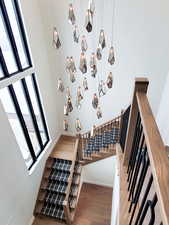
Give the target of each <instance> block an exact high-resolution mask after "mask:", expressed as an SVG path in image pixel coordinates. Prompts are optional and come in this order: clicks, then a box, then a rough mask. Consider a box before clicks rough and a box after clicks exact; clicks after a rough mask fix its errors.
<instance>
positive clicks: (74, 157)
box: [64, 138, 79, 204]
mask: <svg viewBox="0 0 169 225" xmlns="http://www.w3.org/2000/svg"><path fill="white" fill-rule="evenodd" d="M78 145H79V138H77V139H76V143H75V151H74V156H73V160H72V167H71V171H70V176H69V183H68V186H67V193H66V197H65V200H64V202H66V203H67V202H68V197H69V193H70V187H71V184H72V179H73V172H74V167H75V162H76V157H77V151H78ZM66 203H65V204H66Z"/></svg>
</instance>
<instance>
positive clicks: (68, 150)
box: [50, 135, 76, 160]
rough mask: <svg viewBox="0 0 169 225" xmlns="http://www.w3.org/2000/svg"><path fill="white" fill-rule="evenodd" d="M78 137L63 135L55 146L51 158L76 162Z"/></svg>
mask: <svg viewBox="0 0 169 225" xmlns="http://www.w3.org/2000/svg"><path fill="white" fill-rule="evenodd" d="M75 142H76V137H72V136H66V135H62V136H61V137H60V139H59V141H58V142H57V144H56V145H55V147H54V149H53V151H52V153H51V154H50V157H51V158H57V159H65V160H74V151H75Z"/></svg>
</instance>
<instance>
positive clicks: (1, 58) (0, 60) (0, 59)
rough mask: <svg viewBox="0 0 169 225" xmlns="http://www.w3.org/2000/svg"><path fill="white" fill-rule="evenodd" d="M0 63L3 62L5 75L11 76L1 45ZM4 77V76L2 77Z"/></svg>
mask: <svg viewBox="0 0 169 225" xmlns="http://www.w3.org/2000/svg"><path fill="white" fill-rule="evenodd" d="M0 63H1V66H2V70H3V73H4V77H5V76H6V77H9V72H8V68H7V66H6V63H5V59H4V56H3V53H2V49H1V47H0ZM2 79H3V78H2Z"/></svg>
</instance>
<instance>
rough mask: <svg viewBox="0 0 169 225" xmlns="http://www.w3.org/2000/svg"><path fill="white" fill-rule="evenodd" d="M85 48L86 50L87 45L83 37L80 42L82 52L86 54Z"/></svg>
mask: <svg viewBox="0 0 169 225" xmlns="http://www.w3.org/2000/svg"><path fill="white" fill-rule="evenodd" d="M87 48H88V45H87V41H86V36H85V35H83V36H82V42H81V49H82V52H86V51H87Z"/></svg>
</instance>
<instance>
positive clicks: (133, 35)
mask: <svg viewBox="0 0 169 225" xmlns="http://www.w3.org/2000/svg"><path fill="white" fill-rule="evenodd" d="M70 2H71V1H70ZM72 2H73V3H74V8H75V14H76V18H77V22H78V25H79V30H80V33H81V35H83V34H85V35H87V41H88V45H89V49H88V51H87V53H86V55H87V60H88V61H89V56H90V54H91V52H92V51H95V49H96V47H97V44H98V36H99V31H100V29H101V28H104V29H105V33H106V39H107V48H106V49H104V51H103V60H102V61H101V62H100V61H99V62H98V69H99V75H100V76H101V77H102V78H103V79H106V76H107V73H108V72H109V71H112V72H113V75H114V86H113V89H111V90H109V91H108V93H107V95H106V96H104V97H102V98H101V100H100V101H101V107H102V111H103V118H102V119H101V120H97V118H96V111H95V110H94V109H93V108H92V106H91V100H92V96H93V93H94V92H96V91H97V83H98V79H93V78H92V77H91V76H90V71H89V72H88V73H87V75H86V77H87V79H88V81H89V91H87V92H85V93H84V101H83V105H82V109H81V110H77V109H76V107H75V106H74V110H73V112H72V113H71V115H70V117H69V118H68V120H69V123H70V126H71V129H70V133H74V132H75V129H74V122H75V119H76V118H77V117H78V118H80V120H81V122H82V125H83V132H84V131H86V130H89V129H90V128H91V126H92V125H93V124H101V123H103V122H104V121H107V120H110V119H112V118H113V117H115V116H117V115H119V114H120V111H121V109H123V108H126V107H127V105H128V104H129V103H130V101H131V96H132V93H133V83H134V78H135V77H136V76H137V77H139V76H146V77H148V79H149V80H150V85H149V92H148V94H149V100H150V103H151V106H152V109H153V112H154V114H155V115H156V113H157V110H158V106H159V102H160V98H161V92H162V89H163V86H164V82H165V77H166V75H167V71H168V58H169V45H168V39H169V22H168V21H169V15H168V10H167V9H168V7H169V2H168V1H166V0H161V1H153V0H149V1H146V0H139V1H134V0H130V1H129V0H126V1H123V0H118V1H117V0H116V1H115V19H114V24H115V25H114V46H115V53H116V64H115V66H113V67H111V66H110V65H108V63H107V55H108V47H109V46H110V43H111V39H112V22H113V21H112V13H113V2H114V1H113V0H106V1H102V0H97V1H95V4H96V14H95V17H94V27H93V32H92V33H90V34H87V32H86V30H85V29H84V21H85V12H86V9H87V4H88V0H81V1H78V0H74V1H72ZM104 2H105V4H104ZM68 4H69V2H68V1H66V0H62V1H54V0H51V1H50V2H49V1H46V0H41V1H39V6H40V9H41V14H42V15H43V23H44V27H45V34H46V40H47V43H48V45H49V46H51V40H52V29H53V26H56V27H57V29H58V31H59V33H60V39H61V42H62V48H61V49H59V51H55V52H54V51H53V50H50V51H49V52H48V53H49V58H50V61H51V63H52V65H51V69H52V71H53V74H54V73H55V75H56V76H57V75H58V76H60V77H62V79H63V80H64V83H65V86H69V87H70V88H71V90H72V91H71V92H72V99H73V100H72V101H73V104H75V97H76V89H77V87H78V86H79V85H82V80H83V77H84V75H82V74H81V72H80V71H78V73H77V75H76V79H77V82H76V83H74V84H72V83H71V82H70V81H69V78H68V74H66V72H65V59H66V56H71V55H73V56H74V58H75V62H76V66H77V67H79V57H80V45H77V44H76V43H74V42H73V38H72V26H71V25H70V24H69V23H68V19H67V18H68ZM44 15H45V16H44ZM56 62H59V65H56ZM59 95H60V98H61V99H62V101H63V102H62V105H63V104H64V103H65V96H64V95H63V94H59ZM62 117H63V116H62ZM101 170H102V167H99V165H98V163H96V164H95V165H90V166H89V167H88V168H87V171H88V172H86V179H87V180H89V179H90V180H91V177H90V176H89V174H90V171H91V173H93V171H97V174H99V173H100V171H101ZM104 171H105V173H107V172H108V171H109V168H107V169H105V170H104ZM97 179H98V178H96V176H93V178H92V182H97ZM104 183H105V182H104Z"/></svg>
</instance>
